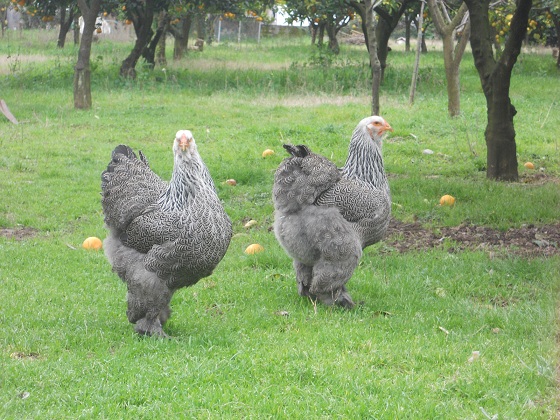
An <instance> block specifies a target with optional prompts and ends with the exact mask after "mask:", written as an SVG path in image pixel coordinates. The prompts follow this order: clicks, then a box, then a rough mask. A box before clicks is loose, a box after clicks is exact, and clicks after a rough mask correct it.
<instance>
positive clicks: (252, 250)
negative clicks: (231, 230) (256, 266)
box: [245, 244, 264, 255]
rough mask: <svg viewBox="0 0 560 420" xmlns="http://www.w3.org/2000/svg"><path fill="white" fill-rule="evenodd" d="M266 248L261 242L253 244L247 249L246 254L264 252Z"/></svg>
mask: <svg viewBox="0 0 560 420" xmlns="http://www.w3.org/2000/svg"><path fill="white" fill-rule="evenodd" d="M263 251H264V248H263V246H262V245H259V244H251V245H249V246H248V247H247V248H246V249H245V254H249V255H253V254H258V253H259V252H263Z"/></svg>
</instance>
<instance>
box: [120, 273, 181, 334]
mask: <svg viewBox="0 0 560 420" xmlns="http://www.w3.org/2000/svg"><path fill="white" fill-rule="evenodd" d="M150 274H153V275H152V276H150V277H152V278H151V279H149V280H148V281H146V277H144V278H143V279H142V281H134V279H131V281H129V282H128V284H127V286H128V294H127V301H128V309H127V311H126V316H127V318H128V320H129V321H130V322H131V323H133V324H136V325H135V326H134V330H135V331H136V332H137V333H138V334H141V335H150V336H151V335H154V336H157V337H167V334H165V333H164V332H163V328H162V327H163V325H164V324H165V322H166V321H167V319H168V318H169V316H170V315H171V309H170V308H169V302H170V301H171V297H172V296H173V291H171V290H169V289H168V288H167V286H166V285H165V284H164V283H163V282H161V281H160V280H159V278H158V277H157V276H156V275H155V273H150Z"/></svg>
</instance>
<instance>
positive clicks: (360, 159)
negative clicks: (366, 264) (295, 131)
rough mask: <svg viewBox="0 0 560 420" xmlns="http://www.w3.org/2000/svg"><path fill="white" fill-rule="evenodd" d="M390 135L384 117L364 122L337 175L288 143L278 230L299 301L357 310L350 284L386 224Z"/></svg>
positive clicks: (279, 179) (277, 191) (279, 184)
mask: <svg viewBox="0 0 560 420" xmlns="http://www.w3.org/2000/svg"><path fill="white" fill-rule="evenodd" d="M386 131H392V128H391V126H390V125H389V124H388V123H387V122H385V120H384V119H383V118H381V117H379V116H372V117H367V118H364V119H363V120H362V121H360V123H359V124H358V125H357V127H356V128H355V130H354V132H353V134H352V139H351V141H350V146H349V151H348V158H347V160H346V164H345V166H344V167H343V168H342V169H340V170H339V169H338V168H337V167H336V166H335V165H334V163H332V162H330V161H329V160H328V159H326V158H324V157H322V156H320V155H317V154H315V153H313V152H311V151H310V150H309V148H307V147H306V146H292V145H285V146H284V147H285V148H286V150H287V151H288V153H290V155H291V157H289V158H287V159H285V160H284V161H283V162H282V163H281V164H280V166H279V167H278V169H277V170H276V173H275V176H274V187H273V201H274V208H275V220H274V233H275V235H276V238H277V239H278V241H279V243H280V244H281V245H282V247H283V248H284V250H285V251H286V253H287V254H288V255H289V256H290V257H291V258H292V259H293V266H294V270H295V272H296V281H297V284H298V292H299V294H300V295H301V296H308V297H310V298H311V299H318V300H320V301H321V302H323V303H324V304H326V305H333V304H337V305H340V306H342V307H345V308H352V307H353V306H354V302H353V301H352V298H351V297H350V294H349V293H348V291H347V290H346V283H347V282H348V280H349V279H350V277H351V276H352V274H353V272H354V270H355V268H356V267H357V265H358V263H359V261H360V258H361V256H362V250H363V249H364V248H365V247H367V246H369V245H372V244H374V243H376V242H378V241H379V240H381V239H382V238H383V236H384V234H385V232H386V230H387V227H388V225H389V219H390V214H391V196H390V190H389V185H388V183H387V177H386V175H385V171H384V167H383V158H382V154H381V141H382V136H383V134H384V133H385V132H386Z"/></svg>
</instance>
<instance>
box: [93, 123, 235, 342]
mask: <svg viewBox="0 0 560 420" xmlns="http://www.w3.org/2000/svg"><path fill="white" fill-rule="evenodd" d="M173 154H174V167H173V174H172V176H171V181H170V182H169V183H167V182H164V181H162V180H161V179H160V178H159V177H158V176H157V175H156V174H154V173H153V171H152V170H151V169H150V167H149V164H148V161H147V159H146V158H145V156H144V155H143V154H142V152H139V157H137V156H136V154H135V153H134V152H133V151H132V149H131V148H130V147H128V146H124V145H120V146H118V147H117V148H115V150H114V151H113V154H112V160H111V162H110V163H109V165H108V166H107V170H105V171H104V172H103V174H102V177H101V179H102V181H101V188H102V195H103V199H102V206H103V212H104V215H105V224H106V226H107V228H108V229H109V235H108V237H107V238H106V239H105V241H104V245H105V254H106V255H107V258H108V259H109V261H110V262H111V264H112V266H113V270H114V271H115V272H117V273H118V275H119V276H120V277H121V278H122V280H123V281H125V282H126V284H127V286H128V311H127V316H128V318H129V321H130V322H132V323H136V331H138V332H139V333H141V334H148V335H152V334H155V335H160V336H164V335H165V334H164V333H163V329H162V325H163V324H164V323H165V321H166V320H167V317H168V316H169V313H170V309H169V306H168V305H169V301H170V299H171V296H172V295H173V293H174V292H175V291H176V290H177V289H179V288H181V287H186V286H189V285H192V284H194V283H196V282H197V281H198V280H200V279H201V278H203V277H206V276H208V275H210V274H211V273H212V271H213V270H214V268H215V267H216V265H217V264H218V263H219V262H220V261H221V259H222V258H223V256H224V254H225V253H226V251H227V248H228V246H229V242H230V239H231V235H232V228H231V221H230V219H229V217H228V216H227V214H226V213H225V211H224V208H223V206H222V203H221V202H220V200H219V198H218V196H217V193H216V188H215V186H214V183H213V181H212V178H211V176H210V173H209V172H208V169H207V167H206V166H205V164H204V162H203V161H202V159H201V157H200V155H199V153H198V150H197V146H196V143H195V141H194V138H193V137H192V134H191V132H190V131H188V130H181V131H179V132H177V135H176V138H175V140H174V143H173Z"/></svg>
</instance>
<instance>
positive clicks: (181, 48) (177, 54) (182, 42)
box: [173, 14, 192, 60]
mask: <svg viewBox="0 0 560 420" xmlns="http://www.w3.org/2000/svg"><path fill="white" fill-rule="evenodd" d="M191 25H192V15H191V14H188V15H186V16H185V17H183V18H182V19H181V26H180V28H179V29H180V30H179V31H174V32H173V34H174V35H175V44H174V46H173V59H174V60H180V59H181V58H183V56H184V55H185V54H186V53H187V47H188V45H189V33H190V31H191Z"/></svg>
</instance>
